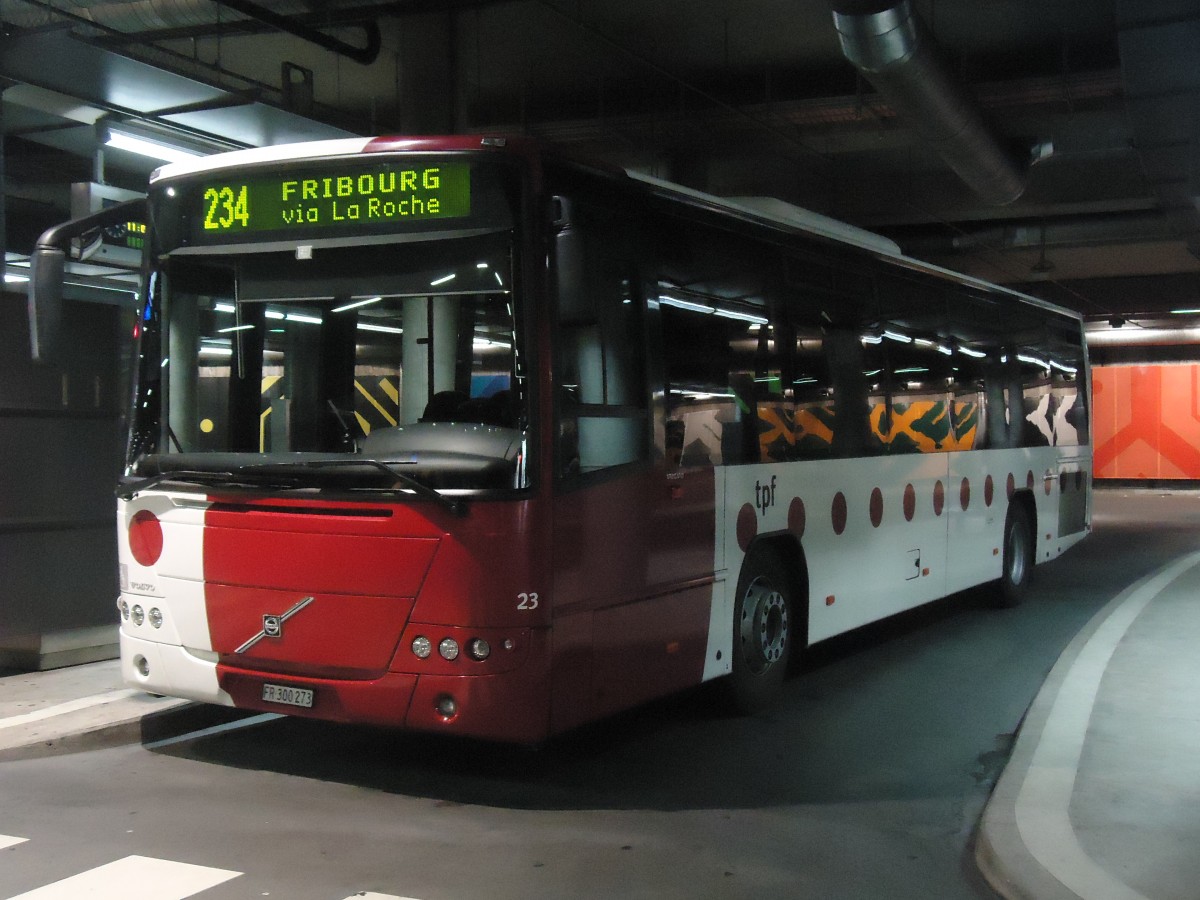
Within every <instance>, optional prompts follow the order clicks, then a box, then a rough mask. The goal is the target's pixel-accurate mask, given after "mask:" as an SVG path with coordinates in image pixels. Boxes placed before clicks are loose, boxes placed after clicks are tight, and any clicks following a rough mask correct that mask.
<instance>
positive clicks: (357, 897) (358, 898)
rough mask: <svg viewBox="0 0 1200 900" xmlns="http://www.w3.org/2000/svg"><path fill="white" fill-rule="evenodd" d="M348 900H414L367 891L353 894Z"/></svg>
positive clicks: (412, 899)
mask: <svg viewBox="0 0 1200 900" xmlns="http://www.w3.org/2000/svg"><path fill="white" fill-rule="evenodd" d="M346 900H414V898H412V897H398V896H396V895H395V894H376V893H374V892H373V891H367V892H366V893H362V894H351V895H350V896H349V897H347V898H346Z"/></svg>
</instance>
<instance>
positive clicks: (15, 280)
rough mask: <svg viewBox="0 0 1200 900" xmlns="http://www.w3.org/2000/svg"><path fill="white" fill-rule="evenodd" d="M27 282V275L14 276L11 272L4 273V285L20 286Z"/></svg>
mask: <svg viewBox="0 0 1200 900" xmlns="http://www.w3.org/2000/svg"><path fill="white" fill-rule="evenodd" d="M28 280H29V276H28V275H15V274H13V273H12V272H5V273H4V282H5V284H22V283H24V282H26V281H28Z"/></svg>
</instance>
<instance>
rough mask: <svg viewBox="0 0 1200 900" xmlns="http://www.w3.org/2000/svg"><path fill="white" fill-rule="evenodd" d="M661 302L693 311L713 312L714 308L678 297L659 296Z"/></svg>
mask: <svg viewBox="0 0 1200 900" xmlns="http://www.w3.org/2000/svg"><path fill="white" fill-rule="evenodd" d="M658 302H659V303H664V304H666V305H667V306H674V307H675V308H676V309H686V310H690V311H691V312H698V313H708V314H710V315H711V314H712V312H713V308H712V307H711V306H705V305H704V304H703V303H693V302H692V301H690V300H680V299H678V298H677V297H659V298H658Z"/></svg>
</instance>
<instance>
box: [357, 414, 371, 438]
mask: <svg viewBox="0 0 1200 900" xmlns="http://www.w3.org/2000/svg"><path fill="white" fill-rule="evenodd" d="M354 418H356V419H358V427H359V428H361V429H362V433H363V434H370V433H371V423H370V422H368V421H367V420H366V419H365V418H363V414H362V413H360V412H359V411H358V410H355V411H354Z"/></svg>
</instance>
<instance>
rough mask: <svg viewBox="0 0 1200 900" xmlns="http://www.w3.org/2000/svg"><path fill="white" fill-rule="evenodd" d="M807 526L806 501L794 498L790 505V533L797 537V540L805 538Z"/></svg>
mask: <svg viewBox="0 0 1200 900" xmlns="http://www.w3.org/2000/svg"><path fill="white" fill-rule="evenodd" d="M806 524H807V522H806V516H805V512H804V501H803V500H801V499H800V498H799V497H793V498H792V502H791V503H790V504H789V505H788V531H790V532H791V533H792V534H794V535H795V536H796V539H797V540H799V539H800V538H802V537H804V526H805V525H806Z"/></svg>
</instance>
